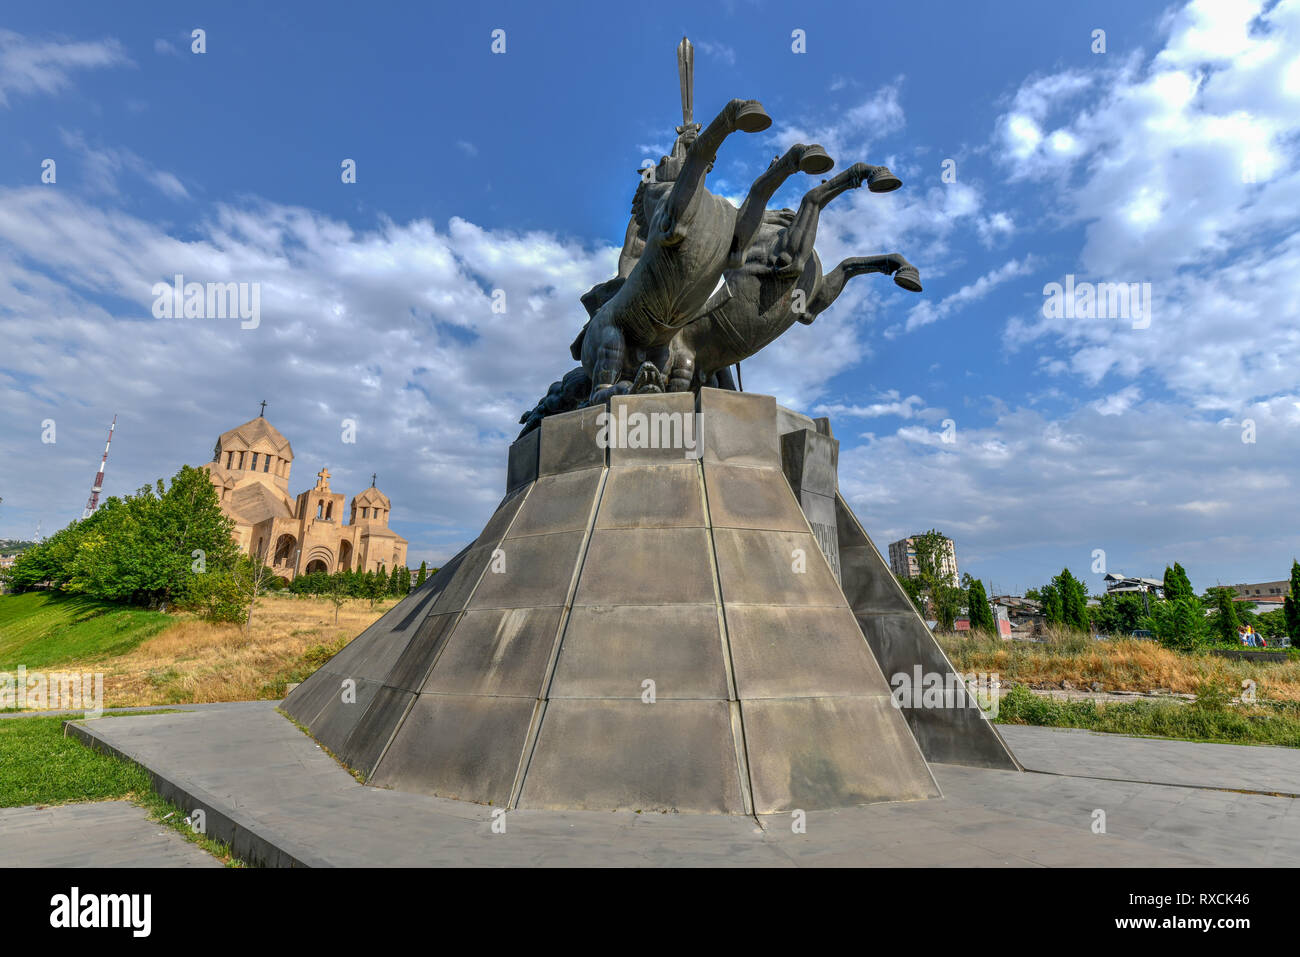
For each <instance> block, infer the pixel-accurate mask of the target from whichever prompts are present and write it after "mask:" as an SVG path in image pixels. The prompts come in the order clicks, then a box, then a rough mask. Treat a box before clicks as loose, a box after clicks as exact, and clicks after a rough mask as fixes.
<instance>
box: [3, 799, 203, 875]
mask: <svg viewBox="0 0 1300 957" xmlns="http://www.w3.org/2000/svg"><path fill="white" fill-rule="evenodd" d="M0 864H2V865H3V866H5V867H221V866H222V865H221V862H220V861H218V860H217V859H216V858H215V857H213V856H212V855H211V854H209V853H208V852H207V851H205V850H203V849H202V848H200V847H199V846H198V845H196V844H191V843H190V842H189V841H187V840H185V838H184V837H182V836H181V835H179V834H177V833H176V832H175V831H173V830H172V829H171V828H168V827H164V826H163V825H161V824H157V823H155V822H154V821H151V820H149V815H148V814H147V813H145V810H144V808H141V807H137V806H136V805H134V804H131V803H130V802H128V801H99V802H96V803H94V804H60V805H55V806H53V807H9V808H0Z"/></svg>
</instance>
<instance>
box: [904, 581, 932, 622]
mask: <svg viewBox="0 0 1300 957" xmlns="http://www.w3.org/2000/svg"><path fill="white" fill-rule="evenodd" d="M898 584H899V585H901V586H902V587H903V591H904V592H906V593H907V597H908V598H909V599H911V601H912V605H913V606H914V607H915V608H916V613H917V614H918V615H920V616H921V617H922V618H925V617H926V613H925V596H924V595H923V594H922V593H921V580H920V579H919V578H901V579H899V581H898Z"/></svg>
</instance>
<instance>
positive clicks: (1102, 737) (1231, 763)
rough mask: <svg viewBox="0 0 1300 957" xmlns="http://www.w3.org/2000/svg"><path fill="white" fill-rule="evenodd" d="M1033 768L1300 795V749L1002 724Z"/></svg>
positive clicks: (1006, 736)
mask: <svg viewBox="0 0 1300 957" xmlns="http://www.w3.org/2000/svg"><path fill="white" fill-rule="evenodd" d="M998 730H999V731H1001V732H1002V737H1003V739H1004V740H1005V741H1006V742H1007V744H1008V745H1009V746H1010V747H1011V750H1012V751H1014V752H1015V755H1016V757H1017V758H1019V759H1020V762H1021V763H1022V764H1023V765H1024V766H1025V767H1026V768H1028V769H1030V770H1033V771H1042V772H1046V773H1048V774H1068V775H1073V776H1076V777H1088V778H1104V779H1107V780H1111V781H1144V782H1146V783H1149V784H1174V785H1181V786H1183V787H1196V788H1224V789H1227V790H1232V791H1257V792H1259V793H1261V794H1283V795H1287V796H1290V797H1300V749H1296V748H1275V747H1266V746H1261V745H1241V744H1197V743H1196V742H1193V741H1167V740H1163V739H1160V738H1133V737H1128V736H1126V735H1122V734H1101V733H1098V732H1096V731H1084V730H1081V729H1077V728H1038V727H1032V726H1029V725H1006V724H1001V725H998Z"/></svg>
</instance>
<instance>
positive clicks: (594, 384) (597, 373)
mask: <svg viewBox="0 0 1300 957" xmlns="http://www.w3.org/2000/svg"><path fill="white" fill-rule="evenodd" d="M589 334H590V333H589ZM626 362H627V342H626V340H625V339H624V338H623V330H622V329H620V328H618V326H616V325H614V324H613V323H607V324H606V325H605V327H604V328H603V329H602V330H601V331H600V339H599V341H598V342H597V343H596V354H595V357H594V361H593V362H592V368H591V400H590V401H591V402H592V403H593V404H594V403H597V402H603V401H604V400H605V399H607V398H609V397H610V396H611V395H614V394H615V393H616V392H617V391H618V390H617V386H618V384H619V379H620V378H621V377H622V375H623V367H624V364H625V363H626ZM625 391H626V390H625Z"/></svg>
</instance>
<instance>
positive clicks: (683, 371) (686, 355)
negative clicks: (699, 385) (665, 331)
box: [668, 333, 695, 392]
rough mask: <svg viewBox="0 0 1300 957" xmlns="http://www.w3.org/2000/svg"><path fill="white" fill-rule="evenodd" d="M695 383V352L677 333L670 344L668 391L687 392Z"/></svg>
mask: <svg viewBox="0 0 1300 957" xmlns="http://www.w3.org/2000/svg"><path fill="white" fill-rule="evenodd" d="M694 381H695V350H694V349H693V348H692V347H691V345H690V344H689V343H688V342H686V340H685V338H684V337H683V336H682V335H681V333H678V334H677V336H675V337H674V338H673V341H672V344H671V356H670V358H669V360H668V391H669V392H689V391H690V390H691V385H692V384H693V383H694Z"/></svg>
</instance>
